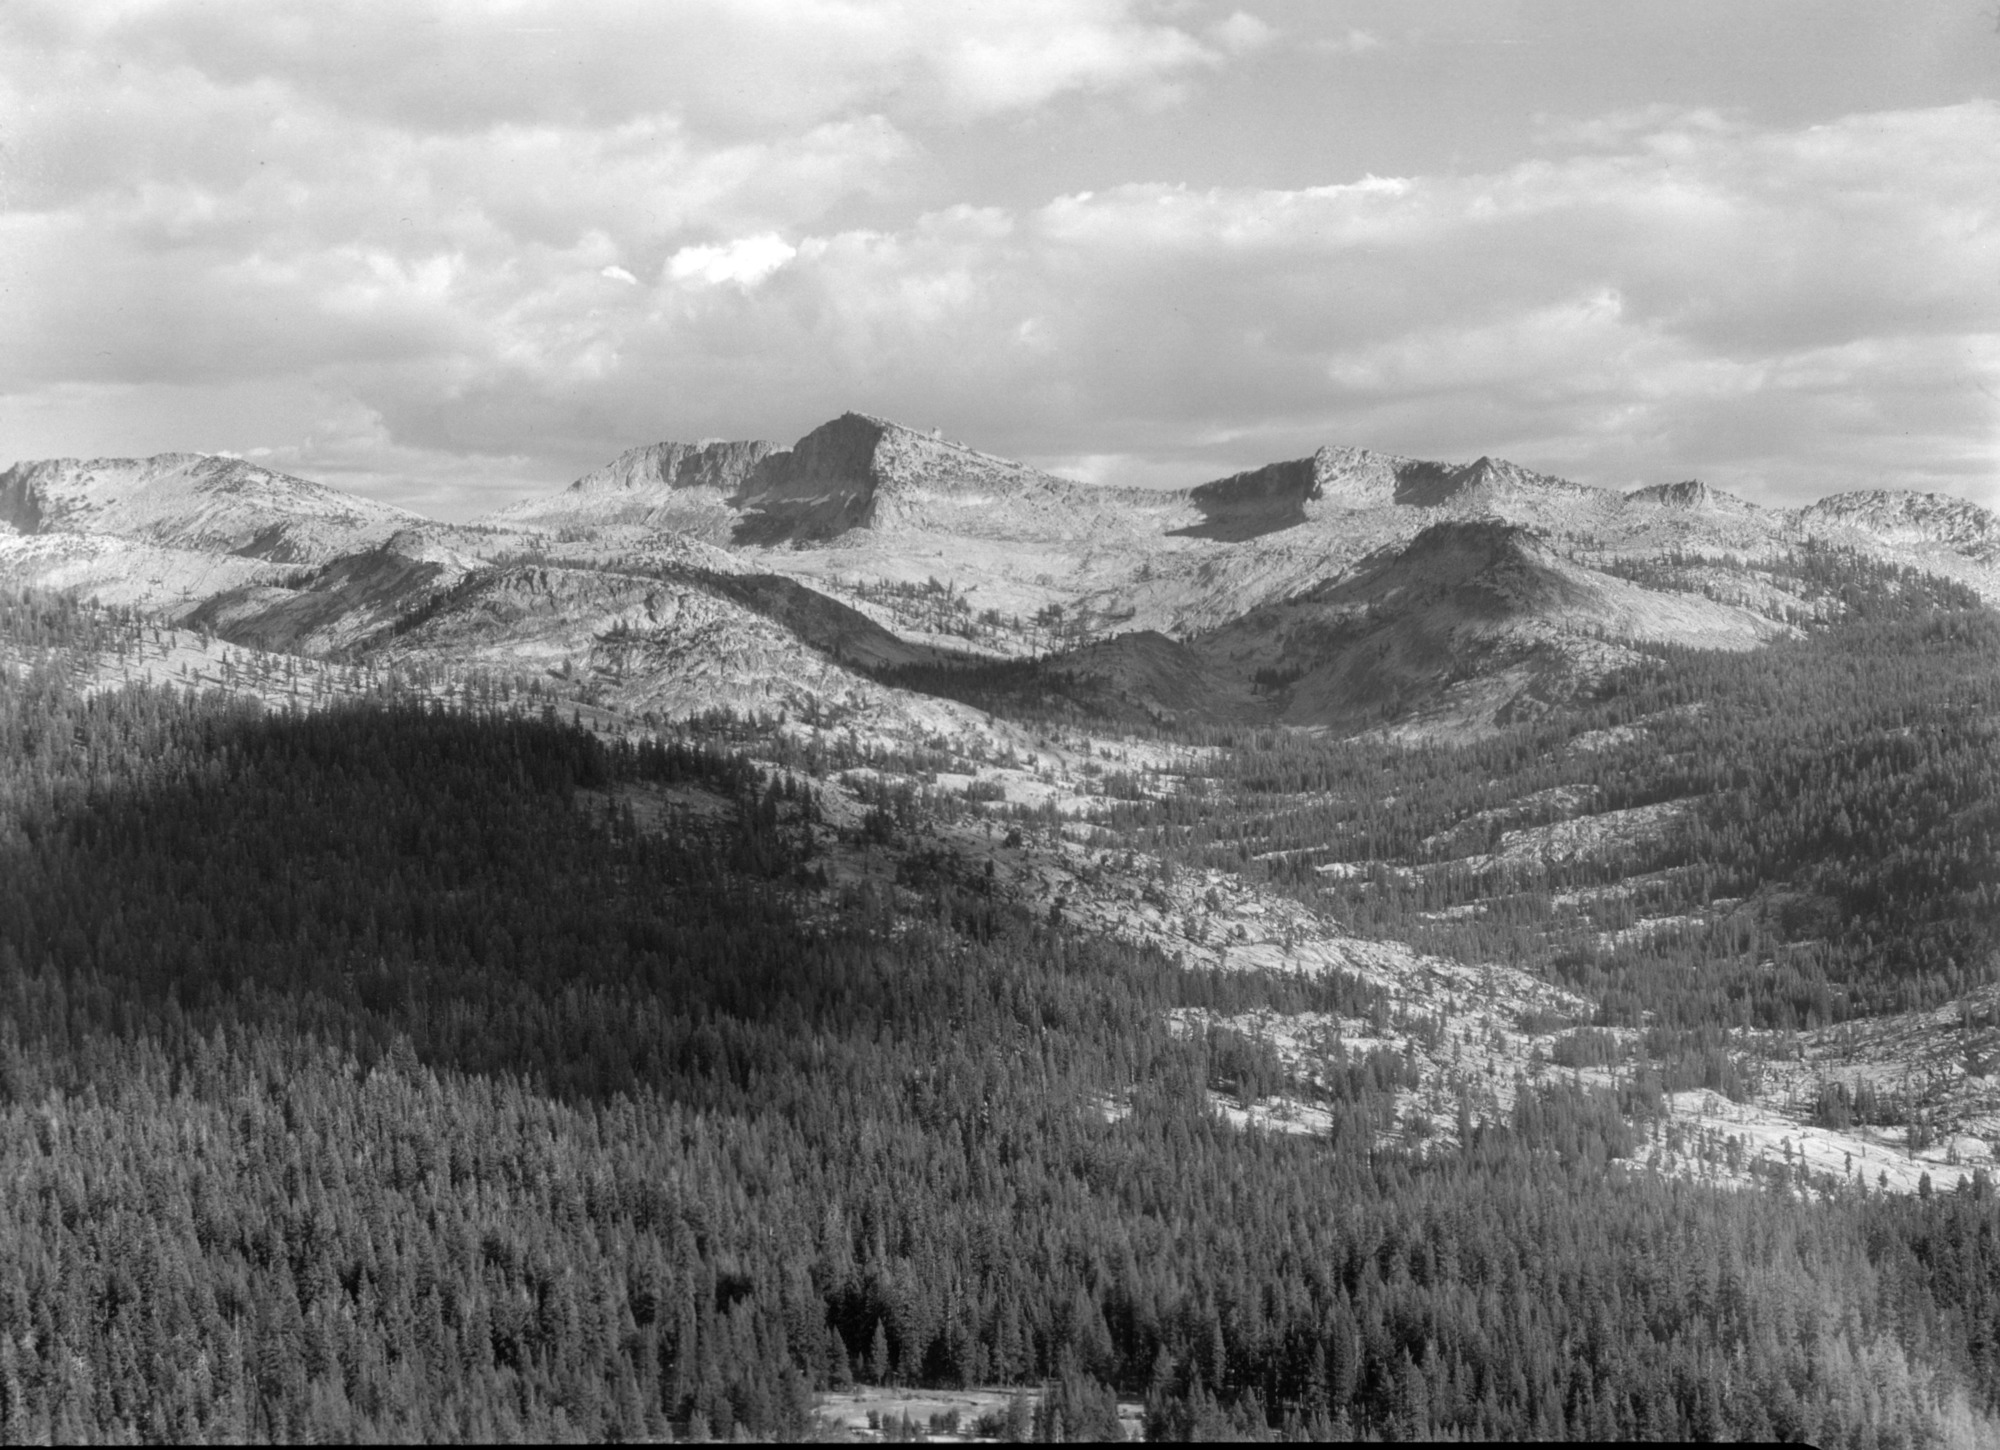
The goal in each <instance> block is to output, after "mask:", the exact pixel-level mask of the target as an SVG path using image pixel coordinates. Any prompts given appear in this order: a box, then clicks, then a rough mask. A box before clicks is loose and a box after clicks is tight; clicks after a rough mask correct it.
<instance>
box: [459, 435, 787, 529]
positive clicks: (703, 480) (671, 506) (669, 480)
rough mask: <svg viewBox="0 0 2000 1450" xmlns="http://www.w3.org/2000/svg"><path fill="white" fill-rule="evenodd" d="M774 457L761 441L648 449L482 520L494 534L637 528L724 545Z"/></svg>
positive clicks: (774, 447)
mask: <svg viewBox="0 0 2000 1450" xmlns="http://www.w3.org/2000/svg"><path fill="white" fill-rule="evenodd" d="M775 451H777V445H775V444H772V443H765V442H761V441H755V440H752V441H743V442H734V443H721V442H707V443H649V444H647V445H646V446H644V447H642V448H634V449H631V450H629V451H627V452H625V453H622V454H620V455H619V456H618V457H617V458H615V459H613V460H612V461H611V462H610V463H607V464H606V465H605V466H604V467H602V468H599V469H596V470H593V471H592V472H590V473H586V474H585V475H584V476H583V477H582V478H579V479H578V480H577V481H576V482H575V483H572V484H571V485H570V486H569V487H568V488H566V489H564V490H563V491H562V492H561V493H558V494H554V495H551V496H549V497H546V498H534V499H528V500H527V501H525V502H523V503H518V504H515V505H513V506H512V507H511V508H505V509H501V510H499V511H498V512H496V513H493V514H489V515H487V516H486V518H485V519H484V520H483V521H482V522H484V523H486V524H488V525H489V526H492V527H497V528H511V529H529V530H538V531H542V532H549V533H561V532H564V531H569V532H575V531H577V530H582V529H603V528H614V527H618V526H620V525H630V524H639V525H644V526H646V527H648V528H655V529H667V530H671V531H673V532H675V533H684V534H691V535H693V536H695V537H697V538H702V539H706V540H708V541H709V542H712V543H721V542H726V541H727V539H728V537H729V533H730V529H731V527H732V526H733V524H734V522H735V517H736V512H735V506H734V500H735V498H736V496H737V495H738V494H739V493H741V492H742V490H743V487H744V484H745V483H746V481H747V480H748V479H749V478H750V476H751V474H752V473H754V472H755V471H756V468H757V465H758V464H760V463H762V462H763V461H764V459H765V458H767V457H769V456H770V455H771V454H772V453H773V452H775Z"/></svg>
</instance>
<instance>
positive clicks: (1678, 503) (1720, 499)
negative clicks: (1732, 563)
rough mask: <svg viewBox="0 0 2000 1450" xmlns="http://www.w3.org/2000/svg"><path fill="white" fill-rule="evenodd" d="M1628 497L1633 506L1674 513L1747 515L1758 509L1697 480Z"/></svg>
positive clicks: (1648, 487)
mask: <svg viewBox="0 0 2000 1450" xmlns="http://www.w3.org/2000/svg"><path fill="white" fill-rule="evenodd" d="M1625 497H1626V498H1627V499H1629V500H1630V501H1631V502H1633V503H1652V504H1659V505H1661V506H1662V507H1664V508H1675V509H1717V510H1727V511H1729V512H1733V513H1747V512H1750V511H1752V510H1754V509H1755V508H1756V507H1757V506H1756V505H1755V504H1753V503H1751V502H1750V501H1749V500H1747V499H1741V498H1738V497H1737V496H1736V495H1735V494H1733V493H1728V492H1725V491H1724V490H1722V489H1719V488H1712V487H1710V486H1709V485H1708V484H1706V483H1703V482H1702V481H1701V480H1700V479H1698V478H1687V479H1682V480H1681V481H1680V482H1679V483H1649V484H1647V485H1646V486H1645V487H1644V488H1635V489H1632V490H1630V491H1628V492H1627V493H1626V495H1625Z"/></svg>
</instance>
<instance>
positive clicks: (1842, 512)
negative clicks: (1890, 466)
mask: <svg viewBox="0 0 2000 1450" xmlns="http://www.w3.org/2000/svg"><path fill="white" fill-rule="evenodd" d="M1798 517H1799V521H1800V522H1801V523H1802V524H1803V525H1805V526H1806V527H1807V528H1808V529H1812V530H1814V531H1821V530H1828V529H1850V530H1854V531H1856V532H1859V533H1862V534H1865V535H1867V536H1869V537H1872V538H1875V539H1878V540H1881V541H1882V542H1885V543H1894V544H1914V545H1918V546H1925V545H1929V546H1936V547H1941V548H1946V549H1950V550H1953V551H1955V552H1957V553H1961V554H1964V555H1966V556H1968V557H1970V558H1973V559H1978V560H1981V561H1988V562H1991V561H2000V518H1996V517H1994V515H1993V514H1992V513H1991V512H1989V511H1988V510H1986V509H1983V508H1981V507H1980V506H1979V505H1978V504H1976V503H1968V502H1966V501H1965V500H1964V499H1961V498H1952V497H1951V496H1949V495H1947V494H1939V493H1907V492H1903V491H1900V490H1892V489H1880V488H1875V489H1861V490H1857V491H1856V492H1854V493H1837V494H1834V495H1833V496H1832V497H1831V498H1823V499H1821V500H1820V501H1819V502H1818V503H1816V504H1812V505H1810V506H1809V507H1807V508H1804V509H1801V510H1799V515H1798Z"/></svg>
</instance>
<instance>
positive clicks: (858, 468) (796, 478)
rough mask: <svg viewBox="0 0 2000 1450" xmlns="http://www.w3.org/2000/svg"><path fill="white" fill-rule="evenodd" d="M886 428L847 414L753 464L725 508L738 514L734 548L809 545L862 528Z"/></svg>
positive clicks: (871, 506) (871, 508) (872, 505)
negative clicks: (746, 545) (735, 545)
mask: <svg viewBox="0 0 2000 1450" xmlns="http://www.w3.org/2000/svg"><path fill="white" fill-rule="evenodd" d="M890 426H891V425H889V424H886V423H883V422H881V421H880V420H878V419H875V418H868V417H864V416H862V415H861V414H859V413H847V414H844V415H842V416H841V417H838V418H836V419H834V420H833V421H832V422H831V423H823V424H821V425H820V426H819V427H817V428H815V429H813V431H812V432H810V433H808V434H806V436H805V437H803V438H801V439H800V440H799V441H798V442H797V443H794V444H793V445H792V446H791V447H790V448H789V449H783V450H779V451H776V452H773V453H771V454H769V455H767V456H766V457H764V458H762V459H760V460H758V464H757V467H756V468H755V469H753V470H752V471H751V473H750V475H749V476H748V477H747V478H746V479H745V480H744V482H743V486H742V488H741V489H740V490H739V491H738V492H737V494H736V496H735V498H733V499H732V500H731V502H732V503H733V504H734V505H735V506H736V507H737V509H738V510H739V511H740V516H739V518H738V520H737V523H736V528H735V533H734V539H735V542H737V543H739V544H779V543H808V542H812V541H815V540H820V539H830V538H833V537H835V536H836V535H839V534H843V533H846V532H847V531H848V530H849V529H852V528H859V527H860V526H862V525H864V524H866V523H868V522H869V521H870V520H871V519H872V518H873V517H874V513H875V494H876V489H877V486H878V483H879V477H878V474H877V470H876V450H877V448H878V447H879V446H880V444H881V442H882V438H883V435H884V434H885V433H886V432H887V431H888V430H889V428H890Z"/></svg>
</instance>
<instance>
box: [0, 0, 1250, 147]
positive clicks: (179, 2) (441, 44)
mask: <svg viewBox="0 0 2000 1450" xmlns="http://www.w3.org/2000/svg"><path fill="white" fill-rule="evenodd" d="M8 8H9V10H10V11H13V12H15V13H14V15H13V16H12V19H11V24H10V28H11V31H12V36H13V38H14V39H15V41H16V42H17V43H18V44H20V45H21V46H22V48H23V49H24V50H34V51H39V52H42V53H43V54H54V55H57V56H60V57H63V58H65V59H67V58H71V57H75V56H79V55H88V56H91V57H94V58H96V59H97V60H98V61H99V62H101V63H102V64H103V65H105V66H107V67H130V68H134V69H140V70H146V71H151V72H154V73H159V74H170V73H174V72H176V71H178V72H183V73H187V74H192V75H197V76H200V77H203V78H205V79H207V80H208V81H210V82H212V83H214V84H216V85H220V86H225V87H230V88H251V87H255V86H257V85H260V84H270V85H275V86H278V87H281V88H283V89H285V90H287V91H288V92H290V93H292V94H294V95H296V96H298V97H300V98H302V99H306V100H310V101H312V102H314V103H316V104H319V105H322V106H325V107H327V108H329V109H332V110H337V111H339V112H341V113H342V114H346V115H350V116H353V117H355V118H357V119H365V120H369V121H373V122H378V123H388V124H393V125H396V126H398V127H402V128H407V129H415V130H422V131H426V132H431V133H437V134H449V133H477V132H480V131H484V130H487V129H489V128H491V127H494V126H498V125H526V126H574V125H589V126H593V127H595V126H604V125H615V124H619V123H621V122H623V121H627V120H631V119H633V118H636V117H641V116H657V115H663V114H672V115H675V116H678V117H680V118H681V119H682V120H683V121H685V122H686V123H688V124H689V125H692V126H694V127H696V128H697V129H703V130H722V131H729V130H732V129H733V130H737V131H741V130H742V129H743V128H746V127H749V128H760V127H768V126H773V125H783V126H788V127H804V126H810V125H812V124H815V123H817V122H820V121H824V120H829V119H838V118H841V117H844V116H850V115H853V114H861V113H867V112H870V111H895V112H900V113H903V114H905V115H925V114H930V115H936V114H945V115H949V116H953V117H959V118H963V117H967V116H976V115H987V114H993V113H999V112H1009V111H1017V110H1020V109H1023V108H1026V107H1032V106H1035V105H1039V104H1041V103H1042V102H1044V101H1046V100H1047V99H1049V98H1050V97H1052V96H1055V95H1058V94H1061V93H1063V92H1067V91H1105V90H1113V89H1118V88H1121V87H1128V86H1137V85H1146V84H1149V83H1152V82H1156V81H1158V80H1159V79H1161V78H1162V77H1164V76H1168V75H1170V74H1172V73H1174V72H1177V71H1180V70H1184V69H1187V68H1190V67H1198V66H1203V65H1207V64H1211V63H1213V62H1214V61H1215V60H1216V59H1217V56H1216V54H1215V53H1214V52H1213V51H1211V50H1210V49H1209V48H1208V47H1206V46H1204V45H1203V44H1202V43H1201V42H1200V41H1198V40H1197V39H1195V38H1194V37H1193V36H1192V35H1190V34H1189V33H1187V32H1185V31H1183V30H1181V29H1179V28H1177V27H1176V26H1173V25H1171V24H1164V23H1161V22H1159V21H1158V20H1153V19H1148V18H1147V17H1146V13H1145V12H1146V11H1147V10H1148V9H1150V7H1149V6H1146V5H1144V4H1142V3H1137V0H676V3H674V4H671V5H661V4H657V3H653V0H513V3H510V4H508V5H507V6H505V7H504V8H502V7H495V6H493V5H490V4H487V3H484V0H352V3H346V4H327V3H325V0H158V3H154V4H149V5H145V6H131V5H125V4H118V3H94V4H93V3H82V0H60V3H57V0H12V3H11V4H10V6H9V7H8Z"/></svg>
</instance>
